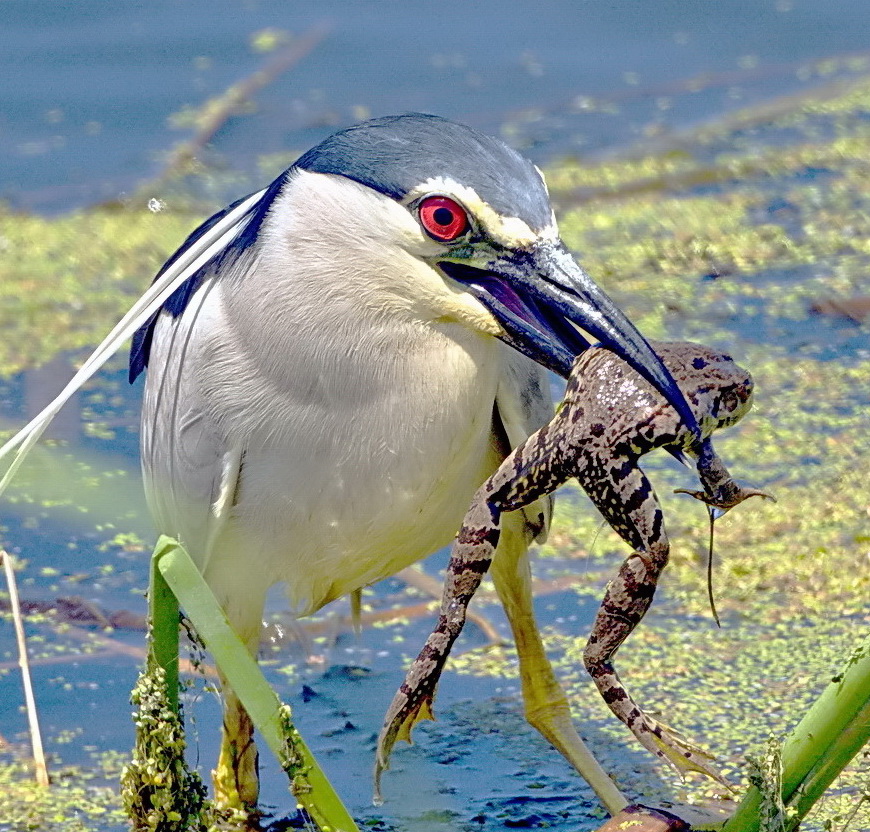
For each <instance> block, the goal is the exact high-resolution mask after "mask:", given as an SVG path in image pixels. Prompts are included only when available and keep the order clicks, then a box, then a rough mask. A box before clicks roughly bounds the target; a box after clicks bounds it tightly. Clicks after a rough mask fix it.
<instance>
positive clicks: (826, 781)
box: [788, 697, 870, 829]
mask: <svg viewBox="0 0 870 832" xmlns="http://www.w3.org/2000/svg"><path fill="white" fill-rule="evenodd" d="M868 741H870V697H868V700H867V702H866V703H865V704H864V707H863V708H862V709H861V710H860V711H859V712H858V713H857V714H856V715H855V718H854V719H853V720H852V721H851V722H850V723H849V725H848V726H847V727H846V728H845V730H844V731H843V732H842V733H841V734H840V735H839V736H838V737H837V739H836V740H834V742H833V743H832V744H831V745H830V746H829V747H828V750H827V751H826V752H825V756H824V757H823V758H822V759H821V760H819V762H818V763H817V764H816V766H815V767H814V768H813V770H812V771H811V772H810V773H809V774H808V775H807V777H806V779H805V780H804V781H803V782H802V783H801V784H800V786H799V787H798V789H797V790H796V791H795V793H794V794H793V795H792V796H791V799H790V800H789V801H788V806H789V808H790V809H793V810H794V812H795V814H794V817H793V818H792V817H791V816H789V829H797V825H798V823H799V822H800V821H801V820H802V819H803V818H804V817H806V815H807V813H808V812H809V811H810V809H811V808H812V807H813V805H814V804H815V802H816V801H817V800H818V799H819V798H820V797H821V796H822V794H823V793H824V791H825V789H827V788H828V786H830V785H831V783H833V782H834V779H835V778H836V776H837V775H838V774H839V773H840V772H841V771H842V770H843V768H844V767H845V766H846V765H847V764H848V763H849V761H850V760H851V759H852V758H853V757H854V756H855V755H856V754H857V753H858V752H859V751H860V750H861V749H862V748H863V747H864V746H865V745H866V744H867V742H868Z"/></svg>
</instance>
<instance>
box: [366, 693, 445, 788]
mask: <svg viewBox="0 0 870 832" xmlns="http://www.w3.org/2000/svg"><path fill="white" fill-rule="evenodd" d="M404 687H405V686H404V685H403V686H402V689H400V690H399V691H398V693H396V695H395V697H393V701H392V703H391V704H390V707H389V710H388V711H387V714H386V716H385V717H384V725H383V728H381V733H380V736H379V737H378V746H377V751H376V753H375V795H374V801H375V804H377V805H380V803H381V802H382V798H381V775H382V774H383V773H384V772H385V771H386V770H387V769H388V768H389V767H390V754H391V753H392V751H393V746H394V745H395V744H396V743H397V742H398V741H400V740H404V741H405V742H406V743H408V745H411V744H412V740H411V731H412V730H413V728H414V726H415V725H416V724H417V723H418V722H420V721H421V720H424V719H430V720H433V721H434V720H435V716H434V714H433V713H432V696H433V694H432V693H429V692H425V691H422V690H420V689H419V688H418V689H417V690H416V691H414V692H411V693H410V694H409V693H406V692H405V691H404Z"/></svg>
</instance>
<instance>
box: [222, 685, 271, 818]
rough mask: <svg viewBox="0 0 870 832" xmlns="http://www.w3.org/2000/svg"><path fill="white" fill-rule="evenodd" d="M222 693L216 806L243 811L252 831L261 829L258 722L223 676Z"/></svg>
mask: <svg viewBox="0 0 870 832" xmlns="http://www.w3.org/2000/svg"><path fill="white" fill-rule="evenodd" d="M221 690H222V693H223V732H222V735H221V749H220V756H219V757H218V763H217V767H216V768H215V769H214V771H213V772H212V779H213V781H214V793H215V803H216V804H217V806H218V808H220V809H229V810H233V811H236V812H241V813H242V814H243V815H244V816H245V818H246V819H247V823H248V824H249V828H252V829H259V824H258V823H257V820H256V819H257V817H258V811H257V800H258V798H259V792H260V780H259V773H258V768H257V761H258V754H257V746H256V745H255V744H254V723H253V722H252V721H251V717H250V716H249V715H248V712H247V711H246V710H245V706H244V705H242V703H241V702H240V701H239V698H238V697H237V696H236V694H235V691H233V689H232V688H231V687H230V686H229V683H228V682H227V681H226V679H224V677H223V674H221Z"/></svg>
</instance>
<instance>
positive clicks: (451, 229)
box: [419, 196, 468, 243]
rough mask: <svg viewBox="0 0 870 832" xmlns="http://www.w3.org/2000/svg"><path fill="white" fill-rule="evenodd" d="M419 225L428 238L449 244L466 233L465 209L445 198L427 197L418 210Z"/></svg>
mask: <svg viewBox="0 0 870 832" xmlns="http://www.w3.org/2000/svg"><path fill="white" fill-rule="evenodd" d="M419 216H420V225H422V226H423V228H424V229H425V230H426V233H427V234H428V235H429V236H430V237H434V238H435V239H436V240H440V241H441V242H442V243H449V242H450V241H451V240H455V239H457V238H458V237H461V236H462V235H463V234H464V233H465V232H466V231H468V215H467V214H466V213H465V209H464V208H463V207H462V206H461V205H460V204H459V203H458V202H454V201H453V200H452V199H450V198H449V197H446V196H429V197H426V199H424V200H423V201H422V202H421V203H420V208H419Z"/></svg>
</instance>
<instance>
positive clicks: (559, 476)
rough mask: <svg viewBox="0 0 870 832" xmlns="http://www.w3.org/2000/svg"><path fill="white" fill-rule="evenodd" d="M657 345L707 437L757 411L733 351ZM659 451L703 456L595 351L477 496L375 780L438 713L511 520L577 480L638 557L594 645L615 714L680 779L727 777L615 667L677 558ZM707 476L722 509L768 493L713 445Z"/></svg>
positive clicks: (618, 582)
mask: <svg viewBox="0 0 870 832" xmlns="http://www.w3.org/2000/svg"><path fill="white" fill-rule="evenodd" d="M653 346H654V348H655V349H656V351H657V352H658V353H659V355H661V357H662V359H663V360H664V362H665V364H666V365H667V367H668V369H669V370H670V371H671V374H672V375H673V377H674V379H675V380H676V382H677V384H678V385H679V386H680V388H681V389H682V391H683V393H684V394H685V396H686V400H687V401H688V402H689V404H690V406H691V407H692V410H693V411H694V413H695V416H696V418H697V420H698V424H699V425H700V426H701V431H702V433H703V435H704V437H707V436H709V435H710V434H711V433H712V432H713V431H714V430H716V429H718V428H721V427H726V426H728V425H732V424H734V423H735V422H737V421H739V420H740V419H741V418H742V417H743V416H744V414H745V413H746V412H747V411H748V410H749V408H750V406H751V398H752V380H751V378H750V376H749V374H748V373H747V372H746V371H745V370H742V369H741V368H740V367H738V366H737V365H736V364H734V362H733V361H732V359H731V358H730V356H727V355H722V354H721V353H717V352H714V351H713V350H710V349H708V348H706V347H703V346H700V345H697V344H690V343H658V344H654V345H653ZM657 447H667V448H669V449H671V450H673V451H684V452H687V453H688V454H690V455H692V456H696V454H695V447H696V446H695V439H694V437H693V435H692V433H691V431H690V430H688V429H687V428H686V427H685V426H684V425H683V424H682V422H681V421H680V419H679V417H678V416H677V414H676V412H675V411H674V410H673V409H672V408H671V407H670V406H669V405H668V404H667V403H666V402H665V401H664V399H663V398H662V397H661V395H660V394H659V393H658V392H657V391H655V390H654V389H653V388H652V386H651V385H649V384H648V383H647V382H646V381H645V380H644V379H642V378H641V377H640V376H639V375H637V374H636V373H635V372H634V371H632V370H631V369H630V368H629V367H628V365H627V364H626V363H625V362H624V361H622V360H621V359H620V358H618V357H617V356H616V355H614V354H613V353H611V352H609V351H608V350H605V349H601V348H592V349H589V350H587V351H586V352H584V353H583V354H582V355H581V356H580V357H579V358H578V359H577V360H576V361H575V363H574V368H573V371H572V374H571V379H570V381H569V383H568V389H567V391H566V394H565V400H564V402H563V403H562V405H561V406H560V407H559V409H558V412H557V413H556V415H555V417H554V418H553V420H552V421H551V422H550V423H549V424H548V425H546V426H545V427H543V428H541V430H539V431H538V432H537V433H534V434H533V435H532V436H530V437H529V438H528V439H527V440H526V441H525V442H524V443H523V444H522V445H520V446H519V447H518V448H516V449H515V450H514V451H513V453H512V454H510V456H508V457H507V459H505V461H504V462H503V463H502V465H501V467H500V468H499V469H498V471H496V472H495V473H494V474H493V475H492V476H491V477H490V478H489V479H488V480H487V481H486V482H485V483H484V484H483V485H482V486H481V487H480V489H479V490H478V491H477V493H476V494H475V496H474V499H473V500H472V504H471V507H470V508H469V509H468V512H467V514H466V515H465V519H464V521H463V524H462V528H461V529H460V531H459V535H458V536H457V539H456V542H455V544H454V546H453V552H452V556H451V559H450V564H449V566H448V568H447V578H446V581H445V587H444V595H443V600H442V603H441V612H440V615H439V618H438V624H437V626H436V627H435V629H434V631H433V632H432V634H431V635H430V636H429V638H428V639H427V641H426V644H425V646H424V647H423V649H422V650H421V651H420V655H419V656H418V657H417V659H416V660H415V661H414V663H413V665H412V666H411V668H410V669H409V671H408V673H407V675H406V677H405V681H404V683H403V684H402V686H401V688H400V689H399V691H398V693H397V694H396V696H395V698H394V699H393V702H392V704H391V705H390V708H389V710H388V712H387V715H386V717H385V721H384V727H383V729H382V730H381V735H380V737H379V739H378V752H377V762H376V766H375V779H376V781H379V780H380V774H381V772H382V771H383V770H384V769H385V768H387V766H388V762H389V756H390V752H391V750H392V747H393V745H394V743H395V742H396V740H398V739H405V740H407V741H409V742H410V732H411V728H412V727H413V726H414V724H415V723H416V722H417V721H418V720H420V719H425V718H431V715H432V711H431V706H432V700H433V697H434V695H435V687H436V685H437V683H438V679H439V677H440V675H441V670H442V669H443V667H444V663H445V661H446V659H447V656H448V654H449V652H450V648H451V647H452V645H453V642H454V641H455V640H456V638H457V636H458V635H459V633H460V631H461V630H462V627H463V624H464V623H465V616H466V609H467V607H468V603H469V601H470V600H471V598H472V596H473V595H474V592H475V591H476V590H477V587H478V585H479V584H480V581H481V578H482V577H483V574H484V573H485V572H486V571H487V569H488V568H489V565H490V562H491V560H492V557H493V553H494V552H495V548H496V546H497V544H498V541H499V536H500V533H501V515H502V513H503V512H505V511H514V510H516V509H519V508H521V507H522V506H525V505H527V504H528V503H531V502H532V501H534V500H536V499H539V498H540V497H542V496H543V495H545V494H549V493H550V492H551V491H553V490H554V489H556V488H557V487H558V486H560V485H562V484H563V483H564V482H566V481H567V480H568V479H569V478H571V477H576V478H577V479H578V480H579V482H580V484H581V485H582V486H583V488H584V490H585V491H586V493H587V494H588V495H589V497H590V498H591V499H592V501H593V502H594V503H595V505H596V506H597V507H598V509H599V511H601V513H602V514H603V515H604V517H605V519H606V520H607V522H608V523H610V525H611V526H612V527H613V528H614V529H615V530H616V532H617V533H618V534H619V535H620V536H621V537H622V538H623V540H625V541H626V543H628V544H629V546H631V547H632V549H633V550H634V553H633V554H632V555H631V556H629V557H628V559H627V560H626V561H625V562H624V563H623V565H622V567H621V568H620V570H619V573H618V574H617V576H616V577H615V578H614V579H613V580H612V581H611V582H610V584H609V585H608V587H607V590H606V592H605V595H604V600H603V601H602V604H601V607H600V609H599V611H598V614H597V616H596V619H595V623H594V625H593V628H592V633H591V635H590V636H589V640H588V642H587V644H586V649H585V652H584V662H585V664H586V668H587V670H588V671H589V673H590V675H591V676H592V678H593V679H594V680H595V684H596V685H597V686H598V689H599V691H600V692H601V695H602V697H603V698H604V700H605V702H607V704H608V706H609V707H610V709H611V710H612V711H613V713H614V714H616V716H617V717H619V719H621V720H622V721H623V722H624V723H625V724H626V725H627V726H628V727H629V728H630V729H631V731H632V733H634V735H635V736H636V737H637V738H638V740H640V742H641V743H642V744H643V746H644V747H645V748H647V749H649V750H650V751H652V752H653V753H654V754H656V755H657V756H659V757H661V758H663V759H665V760H667V761H668V762H669V763H671V765H673V766H674V767H675V768H676V769H677V770H678V771H679V772H680V773H683V772H686V771H692V770H694V771H700V772H703V773H705V774H707V775H709V776H711V777H713V778H714V779H717V780H720V781H721V778H720V776H719V775H718V774H717V772H716V771H715V769H713V768H712V766H711V765H710V762H711V760H712V758H711V757H710V756H709V755H708V754H706V753H705V752H703V751H701V750H700V749H698V748H696V747H695V746H693V745H691V744H690V743H688V742H687V741H685V740H684V739H682V738H680V737H679V736H677V735H676V734H675V733H674V732H673V731H672V730H670V729H669V728H667V727H666V726H664V725H662V724H660V723H658V722H656V721H655V720H654V719H652V718H651V717H649V716H648V715H647V714H645V713H644V712H643V710H642V709H641V708H640V707H639V706H638V705H637V704H636V703H635V702H634V700H633V699H632V698H631V696H630V695H629V693H628V691H627V690H626V689H625V687H624V685H623V684H622V682H621V680H620V679H619V676H618V675H617V673H616V671H615V669H614V667H613V664H612V659H613V656H614V654H615V653H616V651H617V649H618V648H619V646H620V645H621V644H622V642H623V641H625V639H626V638H627V636H628V635H629V634H630V633H631V631H632V630H633V629H634V627H635V626H636V625H637V624H638V622H639V621H640V620H641V619H642V618H643V616H644V614H645V613H646V611H647V609H648V608H649V605H650V603H651V602H652V599H653V595H654V593H655V588H656V583H657V581H658V577H659V574H660V573H661V571H662V569H663V568H664V567H665V565H666V564H667V560H668V551H669V546H668V538H667V534H666V533H665V529H664V522H663V516H662V511H661V508H660V506H659V502H658V500H657V498H656V495H655V493H654V491H653V489H652V486H651V485H650V483H649V480H648V479H647V478H646V476H645V474H644V473H643V471H641V469H640V468H639V467H638V460H639V458H640V457H641V456H642V455H643V454H645V453H647V452H648V451H650V450H652V449H653V448H657ZM698 471H699V474H700V477H701V481H702V484H703V485H704V489H705V490H704V492H690V493H692V494H693V496H696V497H698V498H699V499H702V500H704V501H705V502H707V503H709V504H710V505H711V506H714V507H717V508H719V509H720V510H727V509H728V508H731V507H732V506H734V505H736V504H737V503H739V502H741V501H742V500H744V499H746V498H747V497H749V496H752V495H754V494H759V493H760V492H755V491H749V490H747V489H743V488H741V487H740V486H739V485H737V484H736V483H735V482H734V480H732V479H731V476H730V475H729V474H728V471H727V470H726V468H725V466H724V465H723V464H722V462H721V460H720V459H719V458H718V457H717V456H716V455H715V453H714V452H713V451H712V448H711V446H710V444H709V442H706V443H705V444H704V446H703V449H702V451H701V455H700V459H699V460H698ZM762 496H766V495H762Z"/></svg>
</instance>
